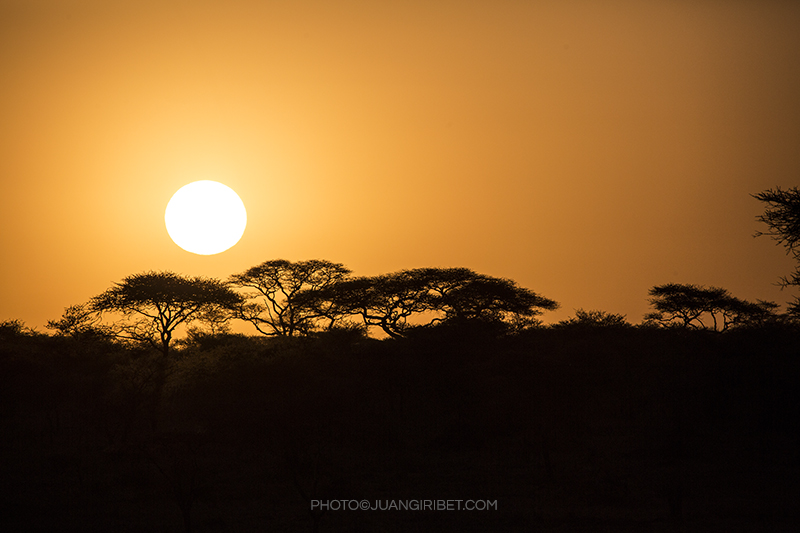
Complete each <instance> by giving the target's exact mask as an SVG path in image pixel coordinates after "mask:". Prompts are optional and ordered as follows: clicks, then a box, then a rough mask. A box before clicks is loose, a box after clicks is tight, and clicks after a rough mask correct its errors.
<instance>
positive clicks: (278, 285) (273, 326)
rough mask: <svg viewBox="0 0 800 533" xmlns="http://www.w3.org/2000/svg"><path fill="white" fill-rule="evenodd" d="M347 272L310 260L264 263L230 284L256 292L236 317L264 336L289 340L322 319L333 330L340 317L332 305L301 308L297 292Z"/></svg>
mask: <svg viewBox="0 0 800 533" xmlns="http://www.w3.org/2000/svg"><path fill="white" fill-rule="evenodd" d="M349 274H350V270H349V269H348V268H346V267H345V266H344V265H342V264H340V263H333V262H330V261H325V260H319V259H312V260H308V261H298V262H291V261H286V260H284V259H274V260H270V261H265V262H264V263H261V264H260V265H257V266H254V267H252V268H250V269H248V270H246V271H245V272H243V273H241V274H234V275H233V276H231V277H230V279H229V281H230V282H231V283H232V284H233V285H235V286H238V287H242V288H245V289H255V291H256V292H255V293H253V294H250V295H248V301H247V303H245V304H243V305H242V306H241V307H240V309H239V311H238V318H240V319H242V320H245V321H247V322H250V323H251V324H253V326H255V328H256V329H257V330H258V331H259V332H260V333H262V334H264V335H269V336H283V335H285V336H287V337H292V336H294V335H298V334H308V333H309V332H311V331H313V330H314V329H316V328H317V323H318V322H319V321H320V320H322V319H325V321H326V323H327V324H326V325H327V326H328V327H332V326H333V325H334V324H335V323H336V322H337V320H338V319H339V318H341V315H340V314H338V313H337V312H336V309H335V306H333V304H331V305H328V306H323V305H319V306H315V307H309V306H300V305H298V304H297V303H296V296H297V294H298V293H299V292H300V291H306V292H309V291H310V292H315V291H320V290H323V289H325V288H327V287H330V286H331V285H333V284H334V283H338V282H340V281H342V280H344V279H346V278H347V276H348V275H349Z"/></svg>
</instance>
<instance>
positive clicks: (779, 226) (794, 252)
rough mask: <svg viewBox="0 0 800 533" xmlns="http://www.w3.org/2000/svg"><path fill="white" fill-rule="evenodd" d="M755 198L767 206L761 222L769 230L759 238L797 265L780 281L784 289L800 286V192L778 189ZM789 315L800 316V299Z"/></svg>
mask: <svg viewBox="0 0 800 533" xmlns="http://www.w3.org/2000/svg"><path fill="white" fill-rule="evenodd" d="M753 197H754V198H755V199H756V200H760V201H762V202H764V203H765V204H766V205H767V206H766V209H765V210H764V214H763V215H760V216H759V217H758V220H759V221H760V222H763V223H764V224H766V225H767V228H768V229H767V230H766V231H763V232H762V231H759V232H757V233H756V236H757V237H758V236H761V235H766V236H769V237H772V238H773V239H774V240H776V241H777V242H778V244H780V245H783V246H784V247H785V248H786V253H787V254H790V255H791V256H792V257H793V258H794V259H795V261H797V262H798V266H796V267H795V270H794V272H793V273H791V274H790V275H788V276H783V277H782V278H780V284H781V286H783V287H789V286H792V287H798V286H800V189H798V188H797V187H792V188H790V189H781V188H780V187H776V188H775V189H774V190H773V189H767V190H766V191H763V192H760V193H758V194H754V195H753ZM789 313H790V314H792V315H794V316H800V298H798V297H795V300H794V302H793V303H792V304H791V305H790V306H789Z"/></svg>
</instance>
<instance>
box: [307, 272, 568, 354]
mask: <svg viewBox="0 0 800 533" xmlns="http://www.w3.org/2000/svg"><path fill="white" fill-rule="evenodd" d="M295 301H296V304H297V305H299V306H303V307H308V308H312V309H313V308H320V309H333V310H335V311H336V312H337V313H338V315H339V316H347V315H351V316H360V317H361V319H363V321H364V324H365V325H366V326H367V327H369V326H377V327H379V328H381V329H382V330H383V331H384V333H386V334H387V335H388V336H390V337H394V338H397V337H403V336H405V335H406V333H407V330H408V328H410V327H412V322H410V321H409V320H412V321H417V322H419V320H425V319H427V323H426V324H417V325H428V326H431V325H434V324H436V323H450V324H470V323H471V324H477V323H484V324H485V323H495V324H503V325H505V326H509V325H513V326H519V325H525V324H532V323H535V320H536V318H535V317H537V316H538V315H540V314H541V313H542V311H544V310H553V309H557V308H558V303H557V302H556V301H554V300H551V299H549V298H545V297H544V296H541V295H539V294H537V293H535V292H533V291H531V290H529V289H526V288H524V287H520V286H519V285H517V284H516V283H515V282H514V281H512V280H510V279H505V278H496V277H492V276H487V275H484V274H478V273H476V272H473V271H472V270H470V269H468V268H415V269H410V270H401V271H399V272H394V273H391V274H383V275H380V276H373V277H359V278H351V279H346V280H343V281H340V282H338V283H334V284H331V285H330V286H329V287H326V288H324V289H321V290H317V291H313V292H312V291H303V292H301V293H299V294H297V295H296V296H295Z"/></svg>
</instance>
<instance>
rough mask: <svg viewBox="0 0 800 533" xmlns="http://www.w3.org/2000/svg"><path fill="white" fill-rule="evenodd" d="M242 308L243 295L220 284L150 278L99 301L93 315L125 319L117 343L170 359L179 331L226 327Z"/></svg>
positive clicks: (129, 281)
mask: <svg viewBox="0 0 800 533" xmlns="http://www.w3.org/2000/svg"><path fill="white" fill-rule="evenodd" d="M241 302H242V297H241V296H240V295H239V294H238V293H236V292H235V291H233V290H232V289H231V288H230V287H229V286H228V285H227V284H226V283H223V282H222V281H219V280H217V279H213V278H202V277H193V278H192V277H185V276H181V275H179V274H175V273H173V272H145V273H144V274H134V275H132V276H128V277H126V278H125V279H124V280H122V282H121V283H115V284H114V286H113V287H111V288H110V289H108V290H106V291H105V292H103V293H102V294H100V295H98V296H95V297H94V298H92V300H91V301H90V303H89V309H90V310H91V311H93V312H96V313H105V312H116V313H121V314H122V316H123V320H122V321H119V322H116V323H114V324H113V325H112V330H113V333H114V335H115V336H116V337H119V338H123V339H130V340H134V341H138V342H146V343H149V344H151V345H152V346H154V347H156V348H158V349H159V350H161V352H162V353H163V354H164V356H165V357H166V356H167V355H169V350H170V342H171V341H172V337H173V334H174V332H175V329H176V328H177V327H178V326H180V325H182V324H183V325H188V324H190V323H192V322H195V321H203V322H216V323H219V322H224V321H226V320H228V319H229V318H230V317H231V316H232V315H231V313H232V312H233V310H234V309H236V308H237V307H239V306H240V305H241Z"/></svg>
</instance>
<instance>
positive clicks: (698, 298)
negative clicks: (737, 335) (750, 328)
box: [645, 283, 778, 331]
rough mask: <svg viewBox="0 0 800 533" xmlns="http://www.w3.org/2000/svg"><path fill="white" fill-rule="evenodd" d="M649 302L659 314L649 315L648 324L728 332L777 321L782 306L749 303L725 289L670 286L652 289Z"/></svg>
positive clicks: (690, 285) (771, 303)
mask: <svg viewBox="0 0 800 533" xmlns="http://www.w3.org/2000/svg"><path fill="white" fill-rule="evenodd" d="M649 294H650V296H651V298H650V299H649V300H648V301H649V302H650V305H652V306H653V308H654V309H655V311H653V312H651V313H648V314H647V315H645V324H648V323H650V324H658V325H661V326H679V327H684V328H690V329H708V330H713V331H725V330H727V329H729V328H733V327H739V326H745V325H752V324H763V323H764V322H767V321H769V320H772V319H775V318H776V315H775V310H776V309H777V307H778V305H777V304H776V303H774V302H767V301H764V300H758V301H757V302H749V301H747V300H742V299H740V298H736V297H735V296H732V295H731V294H730V293H729V292H728V291H727V290H726V289H723V288H721V287H708V288H706V287H702V286H699V285H692V284H680V283H667V284H664V285H656V286H655V287H653V288H652V289H650V291H649Z"/></svg>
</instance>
